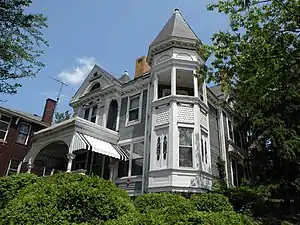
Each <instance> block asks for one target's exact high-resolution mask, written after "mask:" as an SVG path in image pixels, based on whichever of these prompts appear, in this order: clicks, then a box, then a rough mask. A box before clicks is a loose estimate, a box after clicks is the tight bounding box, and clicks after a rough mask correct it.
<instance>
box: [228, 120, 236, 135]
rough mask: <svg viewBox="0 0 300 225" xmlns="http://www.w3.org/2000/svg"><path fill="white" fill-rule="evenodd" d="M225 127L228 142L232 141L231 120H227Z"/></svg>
mask: <svg viewBox="0 0 300 225" xmlns="http://www.w3.org/2000/svg"><path fill="white" fill-rule="evenodd" d="M227 125H228V137H229V139H230V140H234V139H233V125H232V122H231V120H229V119H228V120H227Z"/></svg>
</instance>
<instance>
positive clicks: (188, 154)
mask: <svg viewBox="0 0 300 225" xmlns="http://www.w3.org/2000/svg"><path fill="white" fill-rule="evenodd" d="M179 166H181V167H193V154H192V148H191V147H179Z"/></svg>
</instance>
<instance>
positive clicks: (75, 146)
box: [23, 117, 128, 162]
mask: <svg viewBox="0 0 300 225" xmlns="http://www.w3.org/2000/svg"><path fill="white" fill-rule="evenodd" d="M57 141H58V142H63V143H65V144H66V145H67V146H68V148H69V153H72V152H73V151H76V150H79V149H87V150H91V151H94V152H98V153H101V154H103V155H107V156H110V157H114V158H117V159H121V160H127V159H128V153H127V152H126V151H123V150H122V149H121V148H120V147H119V146H118V141H119V134H118V132H116V131H113V130H110V129H107V128H105V127H102V126H100V125H97V124H94V123H92V122H90V121H87V120H85V119H82V118H79V117H74V118H72V119H69V120H67V121H64V122H62V123H59V124H56V125H54V126H51V127H48V128H46V129H43V130H40V131H38V132H35V133H34V136H33V144H32V146H31V148H30V149H29V151H28V153H27V155H26V156H25V158H24V160H23V162H29V161H33V160H34V159H35V157H36V156H37V154H38V153H39V152H40V151H42V150H43V149H44V148H45V147H47V146H48V145H49V144H51V143H54V142H57Z"/></svg>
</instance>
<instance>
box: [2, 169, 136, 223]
mask: <svg viewBox="0 0 300 225" xmlns="http://www.w3.org/2000/svg"><path fill="white" fill-rule="evenodd" d="M130 213H135V208H134V205H133V203H132V201H131V199H130V197H129V196H128V195H127V193H126V192H125V191H123V190H121V189H119V188H118V187H117V186H115V185H114V184H113V183H111V182H110V181H105V180H103V179H101V178H99V177H94V176H83V175H79V174H67V173H62V174H57V175H54V176H51V177H47V178H40V179H38V181H37V182H36V183H34V184H31V185H28V186H26V187H25V188H23V189H22V190H21V191H20V193H19V195H18V196H17V197H16V198H15V199H13V200H11V201H10V202H9V204H8V205H7V207H6V208H5V209H4V210H2V211H1V212H0V221H2V222H3V224H72V223H76V224H83V223H87V224H101V223H103V222H104V221H108V220H111V219H118V217H120V216H122V215H125V214H130Z"/></svg>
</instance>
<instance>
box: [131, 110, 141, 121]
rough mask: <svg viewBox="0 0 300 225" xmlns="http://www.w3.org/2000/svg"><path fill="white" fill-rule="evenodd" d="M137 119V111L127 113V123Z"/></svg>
mask: <svg viewBox="0 0 300 225" xmlns="http://www.w3.org/2000/svg"><path fill="white" fill-rule="evenodd" d="M138 118H139V109H134V110H131V111H129V121H132V120H137V119H138Z"/></svg>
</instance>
